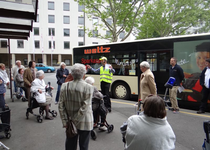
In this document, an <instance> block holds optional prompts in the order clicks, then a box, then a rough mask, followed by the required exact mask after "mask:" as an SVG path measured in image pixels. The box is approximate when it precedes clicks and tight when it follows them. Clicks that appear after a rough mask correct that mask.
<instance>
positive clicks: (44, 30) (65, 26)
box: [0, 0, 129, 66]
mask: <svg viewBox="0 0 210 150" xmlns="http://www.w3.org/2000/svg"><path fill="white" fill-rule="evenodd" d="M8 1H15V2H22V3H24V2H26V3H27V0H8ZM83 10H84V6H80V5H79V4H78V3H77V2H75V1H74V0H39V5H38V13H37V14H38V15H37V22H34V23H33V31H32V32H31V34H30V38H29V39H28V40H25V41H24V40H10V41H11V42H10V45H11V48H10V50H11V54H12V58H11V59H12V64H13V65H14V64H15V61H16V60H21V61H22V64H24V65H27V64H28V62H29V61H31V60H35V61H36V62H39V63H41V62H43V63H44V64H46V65H58V64H59V63H60V62H65V63H66V64H67V65H72V49H73V47H76V46H80V45H91V44H101V43H107V42H109V41H108V40H105V39H99V38H97V37H88V35H87V34H84V28H88V29H90V30H91V29H94V25H93V24H94V23H95V22H97V21H98V22H100V19H99V18H96V17H94V16H93V18H92V20H89V19H88V18H87V15H85V14H84V12H83ZM98 33H100V34H107V31H104V30H102V29H100V30H99V31H98ZM120 38H123V34H122V35H120V36H119V40H120ZM127 40H129V38H128V39H127ZM52 43H53V47H52ZM7 53H8V50H7V40H6V39H0V60H1V62H3V63H5V64H6V66H7V60H8V56H7V55H8V54H7Z"/></svg>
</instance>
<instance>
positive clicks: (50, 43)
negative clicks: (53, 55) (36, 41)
mask: <svg viewBox="0 0 210 150" xmlns="http://www.w3.org/2000/svg"><path fill="white" fill-rule="evenodd" d="M51 48H52V41H49V49H51ZM53 49H55V41H53Z"/></svg>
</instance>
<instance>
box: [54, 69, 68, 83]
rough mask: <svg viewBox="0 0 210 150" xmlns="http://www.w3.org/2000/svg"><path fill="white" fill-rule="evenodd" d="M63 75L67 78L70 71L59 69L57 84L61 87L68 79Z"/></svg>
mask: <svg viewBox="0 0 210 150" xmlns="http://www.w3.org/2000/svg"><path fill="white" fill-rule="evenodd" d="M63 75H66V77H67V76H68V75H69V70H68V69H66V68H65V69H62V68H59V69H58V70H57V73H56V78H57V84H59V85H61V84H63V83H64V82H65V80H66V77H63Z"/></svg>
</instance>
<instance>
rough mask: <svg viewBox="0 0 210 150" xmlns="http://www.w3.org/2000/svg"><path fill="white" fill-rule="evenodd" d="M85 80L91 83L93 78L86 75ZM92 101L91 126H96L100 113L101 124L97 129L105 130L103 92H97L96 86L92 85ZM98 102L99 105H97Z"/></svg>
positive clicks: (105, 110)
mask: <svg viewBox="0 0 210 150" xmlns="http://www.w3.org/2000/svg"><path fill="white" fill-rule="evenodd" d="M85 82H87V83H89V84H90V85H93V84H94V82H95V80H94V78H93V77H87V78H86V79H85ZM92 101H93V106H92V108H93V116H94V125H93V127H97V124H98V121H99V120H98V115H100V116H101V124H100V127H99V130H102V131H106V130H107V127H106V126H105V120H106V114H107V113H106V112H107V109H106V107H105V105H104V101H103V94H101V92H99V91H98V90H97V88H96V87H94V91H93V99H92ZM99 104H100V107H99Z"/></svg>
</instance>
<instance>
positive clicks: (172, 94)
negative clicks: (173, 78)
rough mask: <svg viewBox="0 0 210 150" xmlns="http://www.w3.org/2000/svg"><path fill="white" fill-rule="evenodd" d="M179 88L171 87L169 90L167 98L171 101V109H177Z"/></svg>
mask: <svg viewBox="0 0 210 150" xmlns="http://www.w3.org/2000/svg"><path fill="white" fill-rule="evenodd" d="M178 88H179V86H173V87H172V89H169V98H170V101H171V105H172V106H171V107H172V108H173V109H179V106H178V102H177V90H178Z"/></svg>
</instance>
